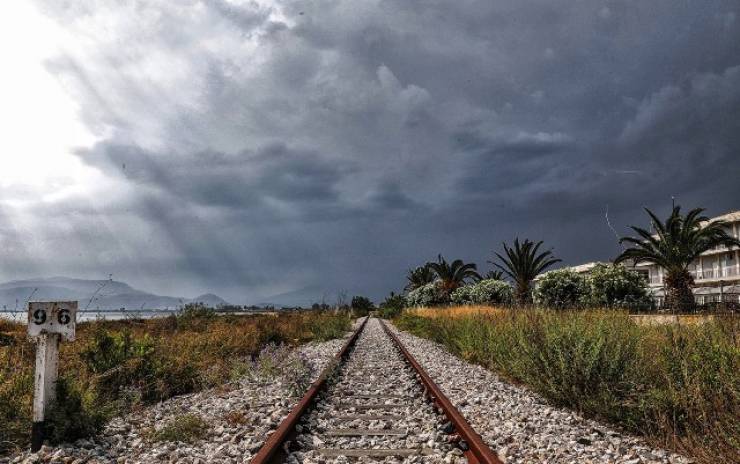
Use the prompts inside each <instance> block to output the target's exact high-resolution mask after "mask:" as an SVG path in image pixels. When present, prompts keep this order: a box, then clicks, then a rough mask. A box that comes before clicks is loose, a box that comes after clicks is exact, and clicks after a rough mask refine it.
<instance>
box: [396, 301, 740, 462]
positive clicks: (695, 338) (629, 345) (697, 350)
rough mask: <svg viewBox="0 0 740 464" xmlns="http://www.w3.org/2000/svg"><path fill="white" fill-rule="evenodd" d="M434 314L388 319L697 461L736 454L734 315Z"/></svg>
mask: <svg viewBox="0 0 740 464" xmlns="http://www.w3.org/2000/svg"><path fill="white" fill-rule="evenodd" d="M422 314H424V313H422ZM426 315H427V316H428V314H426ZM434 315H435V317H424V316H420V315H418V314H413V313H406V314H404V315H403V316H401V317H400V318H398V319H397V320H396V324H397V325H398V326H399V328H401V329H404V330H409V331H411V332H412V333H415V334H417V335H420V336H423V337H426V338H429V339H432V340H435V341H437V342H439V343H442V344H443V345H445V346H446V347H447V348H448V349H449V350H450V351H451V352H453V353H456V354H458V355H459V356H461V357H462V358H464V359H466V360H468V361H471V362H475V363H479V364H482V365H484V366H486V367H488V368H490V369H492V370H494V371H496V372H498V373H500V374H502V375H503V376H504V377H506V378H509V379H510V380H513V381H515V382H519V383H523V384H526V385H527V386H529V387H530V388H531V389H533V390H534V391H536V392H538V393H540V394H542V395H543V396H544V397H545V398H547V399H548V400H550V401H551V402H552V403H554V404H556V405H560V406H567V407H571V408H574V409H576V410H578V411H581V412H582V413H584V414H586V415H588V416H591V417H596V418H601V419H605V420H607V421H609V422H612V423H614V424H617V425H619V426H621V427H624V428H625V429H627V430H630V431H632V432H634V433H638V434H642V435H644V436H646V437H648V438H649V439H650V440H651V441H653V442H654V443H656V444H658V445H661V446H666V447H669V448H672V449H675V450H678V451H679V452H682V453H684V454H686V455H690V456H693V457H695V458H697V459H698V460H699V461H700V462H706V463H709V462H712V463H736V462H740V320H738V318H725V319H719V318H718V319H715V320H714V321H710V322H707V323H705V324H701V325H690V326H685V325H680V326H678V325H663V326H639V325H637V324H635V323H633V322H632V321H631V320H630V318H629V316H628V315H627V314H626V313H622V312H615V311H547V310H523V311H488V312H481V311H477V312H471V313H469V314H465V313H464V312H463V311H461V310H459V311H457V313H456V311H454V310H453V311H452V313H451V314H450V315H446V314H445V310H435V313H434Z"/></svg>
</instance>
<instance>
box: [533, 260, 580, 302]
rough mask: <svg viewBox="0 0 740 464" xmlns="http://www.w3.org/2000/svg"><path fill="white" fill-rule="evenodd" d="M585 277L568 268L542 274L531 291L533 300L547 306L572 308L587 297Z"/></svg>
mask: <svg viewBox="0 0 740 464" xmlns="http://www.w3.org/2000/svg"><path fill="white" fill-rule="evenodd" d="M587 291H588V287H587V286H586V278H585V277H584V276H582V275H581V274H578V273H577V272H575V271H572V270H570V269H557V270H555V271H550V272H547V273H546V274H544V275H543V276H542V277H541V278H540V279H539V281H538V282H537V285H536V287H535V289H534V292H533V297H534V302H535V304H537V305H539V306H544V307H548V308H572V307H575V306H577V305H578V304H579V303H581V302H582V301H583V299H584V298H587Z"/></svg>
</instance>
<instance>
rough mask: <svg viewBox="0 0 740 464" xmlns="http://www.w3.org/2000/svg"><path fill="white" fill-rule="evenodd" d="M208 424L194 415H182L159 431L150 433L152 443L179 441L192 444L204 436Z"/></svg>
mask: <svg viewBox="0 0 740 464" xmlns="http://www.w3.org/2000/svg"><path fill="white" fill-rule="evenodd" d="M207 433H208V423H207V422H206V421H204V420H203V419H202V418H201V417H200V416H197V415H195V414H184V415H182V416H179V417H177V418H175V419H174V420H172V421H171V422H170V423H168V424H166V425H165V426H164V427H162V428H161V429H159V430H156V431H154V432H152V433H151V434H150V435H149V439H150V440H152V441H181V442H185V443H193V442H195V441H198V440H200V439H202V438H204V437H205V436H206V434H207Z"/></svg>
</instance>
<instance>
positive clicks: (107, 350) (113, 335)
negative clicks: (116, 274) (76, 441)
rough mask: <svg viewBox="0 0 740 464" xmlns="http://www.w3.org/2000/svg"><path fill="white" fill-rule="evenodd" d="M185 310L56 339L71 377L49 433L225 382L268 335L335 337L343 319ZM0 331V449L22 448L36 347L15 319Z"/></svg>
mask: <svg viewBox="0 0 740 464" xmlns="http://www.w3.org/2000/svg"><path fill="white" fill-rule="evenodd" d="M186 314H187V315H186V316H180V317H167V318H155V319H146V320H142V319H127V320H119V321H110V320H99V321H93V322H82V323H80V324H79V325H78V330H77V340H76V341H75V342H72V343H64V344H62V345H61V347H60V353H59V362H60V366H62V372H73V373H74V375H70V376H66V377H63V378H62V380H61V382H60V384H58V385H59V388H60V389H61V390H60V391H59V392H58V398H60V399H64V401H63V403H62V402H60V403H59V406H56V407H55V408H56V409H55V412H52V413H50V414H52V415H53V418H52V419H50V426H49V427H50V428H49V432H50V433H51V434H52V435H53V436H56V437H60V438H59V439H64V440H66V439H69V438H71V437H77V436H79V435H85V434H90V433H93V432H94V430H96V429H97V428H98V427H99V424H100V423H102V422H103V421H105V420H106V419H108V418H110V417H112V416H113V415H116V414H122V413H125V412H127V411H128V410H130V409H131V408H132V407H136V406H140V405H145V404H150V403H153V402H156V401H161V400H164V399H166V398H169V397H171V396H173V395H179V394H183V393H188V392H192V391H195V390H198V389H201V388H204V387H211V386H216V385H219V384H221V383H223V382H226V381H229V380H232V379H233V376H234V375H238V374H243V373H244V372H245V370H246V369H244V368H243V367H240V365H243V366H246V365H247V364H251V359H252V357H253V356H256V355H257V354H258V353H259V352H260V350H261V348H263V347H264V346H265V344H267V343H268V340H277V341H278V343H286V344H289V345H297V344H299V343H302V342H307V341H311V340H319V339H321V340H326V339H330V338H336V337H341V336H344V334H345V333H346V332H347V331H348V330H349V328H350V325H351V318H350V317H349V315H348V314H346V313H344V314H335V313H333V312H310V311H297V312H290V313H280V314H277V315H272V314H271V315H238V316H237V315H233V316H216V315H214V314H213V313H211V312H209V311H202V312H201V311H199V310H198V311H193V312H187V313H186ZM183 321H187V322H188V323H183ZM203 327H207V330H203ZM0 332H2V333H3V334H5V335H7V337H6V338H5V339H4V340H7V341H8V343H3V344H1V345H0V453H5V452H7V451H10V450H19V449H22V448H24V447H26V446H27V445H28V440H29V439H30V433H29V431H30V429H29V424H30V423H31V420H32V419H31V409H32V401H33V368H34V366H33V359H34V357H33V353H34V350H35V347H34V345H33V343H31V342H29V341H28V340H27V338H26V327H25V326H24V325H21V324H13V323H8V322H5V321H3V320H0ZM288 365H289V369H288V371H290V372H289V373H290V378H292V379H293V380H292V381H291V382H292V384H294V385H300V381H301V375H302V374H301V371H300V369H299V367H300V366H299V365H298V364H296V365H295V366H297V368H295V369H293V367H295V366H294V365H293V364H292V363H290V362H289V363H288ZM286 375H287V374H286ZM0 461H2V458H0Z"/></svg>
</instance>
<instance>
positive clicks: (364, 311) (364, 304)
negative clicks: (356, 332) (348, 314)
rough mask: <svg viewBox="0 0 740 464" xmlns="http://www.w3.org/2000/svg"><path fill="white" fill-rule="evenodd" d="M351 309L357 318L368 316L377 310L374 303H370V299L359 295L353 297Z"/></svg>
mask: <svg viewBox="0 0 740 464" xmlns="http://www.w3.org/2000/svg"><path fill="white" fill-rule="evenodd" d="M350 307H351V308H352V312H353V313H354V315H355V317H362V316H367V315H368V313H369V312H370V311H372V310H373V309H374V308H375V306H374V305H373V302H372V301H370V299H369V298H366V297H364V296H359V295H357V296H353V297H352V303H351V305H350Z"/></svg>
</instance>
